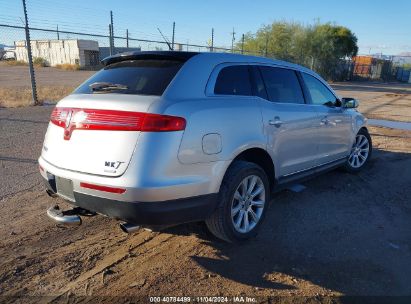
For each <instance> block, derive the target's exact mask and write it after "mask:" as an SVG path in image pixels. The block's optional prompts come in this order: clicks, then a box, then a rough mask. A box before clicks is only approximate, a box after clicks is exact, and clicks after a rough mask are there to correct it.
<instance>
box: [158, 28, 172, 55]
mask: <svg viewBox="0 0 411 304" xmlns="http://www.w3.org/2000/svg"><path fill="white" fill-rule="evenodd" d="M157 30H158V31H159V32H160V35H161V37H163V39H164V41H165V42H166V43H167V45H168V49H169V50H170V51H172V50H173V48H172V47H171V44H170V41H168V40H167V38H166V37H165V36H164V35H163V33H162V32H161V31H160V29H159V28H157Z"/></svg>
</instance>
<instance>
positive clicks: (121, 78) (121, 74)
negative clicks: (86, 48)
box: [74, 59, 184, 96]
mask: <svg viewBox="0 0 411 304" xmlns="http://www.w3.org/2000/svg"><path fill="white" fill-rule="evenodd" d="M183 64H184V63H183V62H181V61H174V60H159V59H153V60H147V59H145V60H141V59H140V60H128V61H121V62H117V63H113V64H110V65H108V66H106V67H104V68H103V69H102V70H100V71H99V72H97V73H96V74H94V75H93V76H92V77H91V78H89V79H88V80H86V81H85V82H84V83H83V84H81V85H80V86H79V87H78V88H77V89H76V90H75V91H74V94H93V93H122V94H136V95H158V96H160V95H162V94H163V92H164V91H165V89H166V88H167V86H168V85H169V84H170V82H171V80H173V78H174V76H175V75H176V74H177V72H178V71H179V70H180V68H181V67H182V65H183ZM95 83H111V84H115V85H120V86H122V87H123V89H115V88H114V89H110V90H105V91H101V90H100V91H93V89H92V88H91V87H90V85H92V84H95ZM124 87H127V88H126V89H124Z"/></svg>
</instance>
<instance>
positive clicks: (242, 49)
mask: <svg viewBox="0 0 411 304" xmlns="http://www.w3.org/2000/svg"><path fill="white" fill-rule="evenodd" d="M241 54H244V34H243V36H242V37H241Z"/></svg>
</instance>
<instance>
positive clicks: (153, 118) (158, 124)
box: [141, 114, 186, 132]
mask: <svg viewBox="0 0 411 304" xmlns="http://www.w3.org/2000/svg"><path fill="white" fill-rule="evenodd" d="M185 128H186V120H185V119H184V118H182V117H176V116H168V115H158V114H146V115H145V117H144V122H143V125H142V126H141V131H143V132H169V131H181V130H184V129H185Z"/></svg>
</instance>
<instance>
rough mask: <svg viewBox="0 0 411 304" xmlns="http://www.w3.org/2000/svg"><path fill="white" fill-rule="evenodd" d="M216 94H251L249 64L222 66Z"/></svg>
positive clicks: (215, 88) (215, 89)
mask: <svg viewBox="0 0 411 304" xmlns="http://www.w3.org/2000/svg"><path fill="white" fill-rule="evenodd" d="M214 94H217V95H245V96H251V95H252V94H251V81H250V74H249V71H248V66H247V65H233V66H228V67H225V68H222V69H221V71H220V73H219V74H218V76H217V80H216V83H215V87H214Z"/></svg>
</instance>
